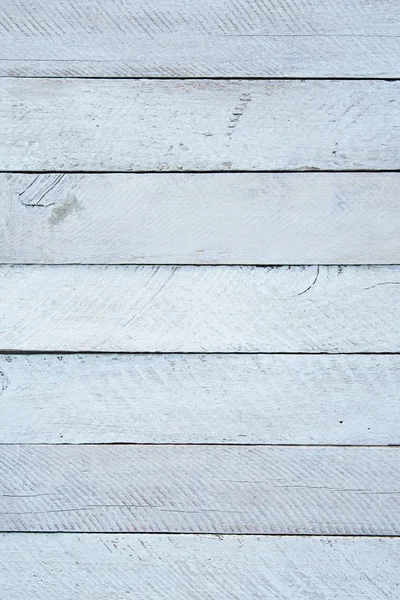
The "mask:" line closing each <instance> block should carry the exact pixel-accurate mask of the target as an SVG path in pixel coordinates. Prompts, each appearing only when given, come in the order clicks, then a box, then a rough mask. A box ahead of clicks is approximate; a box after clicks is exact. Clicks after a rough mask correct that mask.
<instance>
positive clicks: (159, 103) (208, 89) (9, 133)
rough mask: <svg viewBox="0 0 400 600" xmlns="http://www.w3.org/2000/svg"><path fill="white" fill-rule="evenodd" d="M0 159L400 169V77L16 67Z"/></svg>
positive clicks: (136, 165) (6, 86)
mask: <svg viewBox="0 0 400 600" xmlns="http://www.w3.org/2000/svg"><path fill="white" fill-rule="evenodd" d="M0 89H1V95H0V102H1V113H0V115H2V127H1V137H0V141H1V146H0V170H4V171H7V170H9V171H24V170H28V171H36V170H38V171H42V170H44V171H63V170H65V171H85V170H86V171H188V170H189V171H207V170H211V171H215V170H221V171H229V170H232V169H233V170H237V169H239V170H248V171H257V170H279V171H281V170H294V171H297V170H303V171H310V170H324V169H332V170H335V171H340V170H359V169H378V170H392V169H400V110H399V108H400V83H399V82H398V81H317V80H308V81H299V80H296V81H294V80H291V81H290V80H289V81H288V80H268V81H266V80H263V81H248V80H242V81H232V80H230V81H226V80H225V81H213V80H195V81H182V80H171V81H165V80H157V81H155V80H138V81H134V80H106V79H103V80H98V79H32V78H28V79H23V78H22V79H21V78H6V79H4V80H2V85H1V88H0Z"/></svg>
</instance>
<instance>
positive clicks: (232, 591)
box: [0, 534, 400, 600]
mask: <svg viewBox="0 0 400 600" xmlns="http://www.w3.org/2000/svg"><path fill="white" fill-rule="evenodd" d="M399 551H400V540H399V539H396V538H370V539H366V538H334V537H333V538H332V537H321V538H305V537H278V536H276V537H272V538H271V537H254V536H224V537H217V536H192V535H189V536H176V535H175V536H157V535H145V534H144V535H105V534H103V535H102V534H94V535H86V536H85V535H79V534H73V535H68V534H42V535H35V534H1V535H0V552H1V561H0V577H1V580H2V589H3V594H5V597H6V598H7V600H21V598H29V600H53V599H54V598H55V597H56V598H58V600H71V597H72V596H73V595H76V596H77V597H79V598H81V599H82V600H93V598H96V600H117V599H119V598H124V597H125V596H126V597H129V598H132V600H143V598H146V600H160V598H162V599H163V600H188V598H200V597H201V598H215V599H217V598H221V599H222V598H226V595H227V593H228V594H229V597H231V598H235V599H236V600H259V599H260V598H268V600H282V598H296V600H334V599H336V600H345V599H346V600H360V598H368V599H369V598H371V599H372V598H373V599H374V600H387V599H388V598H395V597H396V593H397V590H398V555H399ZM316 565H317V566H318V568H316Z"/></svg>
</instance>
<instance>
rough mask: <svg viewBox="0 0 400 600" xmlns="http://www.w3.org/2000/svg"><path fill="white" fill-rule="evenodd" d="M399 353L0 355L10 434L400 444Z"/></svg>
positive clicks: (72, 439)
mask: <svg viewBox="0 0 400 600" xmlns="http://www.w3.org/2000/svg"><path fill="white" fill-rule="evenodd" d="M399 388H400V356H395V355H393V356H381V355H375V356H370V355H368V356H359V355H354V356H340V355H338V356H328V355H326V356H318V355H298V356H296V355H293V356H292V355H286V356H285V355H235V354H231V355H225V354H222V355H221V354H220V355H215V354H214V355H213V354H212V355H115V354H114V355H107V354H106V355H104V354H103V355H64V356H56V355H11V356H8V355H6V356H4V355H3V356H0V390H2V392H1V395H0V423H1V427H0V443H3V444H4V443H9V444H14V443H28V444H29V443H39V444H40V443H47V444H48V443H63V444H66V443H90V442H92V443H97V442H101V443H107V442H134V443H183V444H185V443H197V444H199V443H207V444H213V443H214V444H226V443H236V444H249V443H251V444H263V443H267V444H400V433H399V432H400V411H399V408H398V391H399Z"/></svg>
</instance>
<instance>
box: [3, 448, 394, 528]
mask: <svg viewBox="0 0 400 600" xmlns="http://www.w3.org/2000/svg"><path fill="white" fill-rule="evenodd" d="M399 471H400V448H398V447H396V448H385V447H379V448H368V447H356V446H352V447H344V448H340V447H334V448H332V447H304V446H297V447H296V446H295V447H293V446H291V447H282V446H281V447H279V446H253V447H249V446H151V445H144V446H140V445H133V446H132V445H122V446H120V445H114V446H113V445H111V446H110V445H104V446H91V445H79V446H70V445H66V446H60V445H54V446H51V445H44V446H40V445H39V446H34V445H32V446H29V445H22V446H18V445H9V446H0V482H1V484H0V486H1V487H0V530H1V531H31V532H34V531H38V532H39V531H48V532H50V531H70V532H74V531H75V532H81V533H82V532H98V533H106V532H139V533H140V532H142V533H149V532H156V533H254V534H261V533H263V534H322V535H333V534H346V535H399V534H400V491H399V475H400V472H399Z"/></svg>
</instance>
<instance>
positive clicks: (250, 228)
mask: <svg viewBox="0 0 400 600" xmlns="http://www.w3.org/2000/svg"><path fill="white" fill-rule="evenodd" d="M399 193H400V174H399V173H289V174H287V173H247V174H246V173H213V174H206V173H202V174H188V173H182V174H180V173H178V174H173V173H165V174H162V175H160V174H157V173H155V174H124V173H119V174H91V175H90V174H85V175H81V174H42V175H38V174H31V175H28V174H9V173H8V174H5V173H3V174H0V231H2V235H1V236H0V262H3V263H47V264H51V263H53V264H54V263H55V264H57V263H108V264H110V263H113V264H118V263H131V264H135V263H136V264H140V263H141V264H146V263H147V264H151V263H163V264H179V263H180V264H268V265H270V264H323V263H325V264H351V263H353V264H354V263H355V264H371V263H372V264H378V263H381V264H390V263H392V264H396V263H400V214H399V210H398V197H399ZM27 240H29V243H27Z"/></svg>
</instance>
